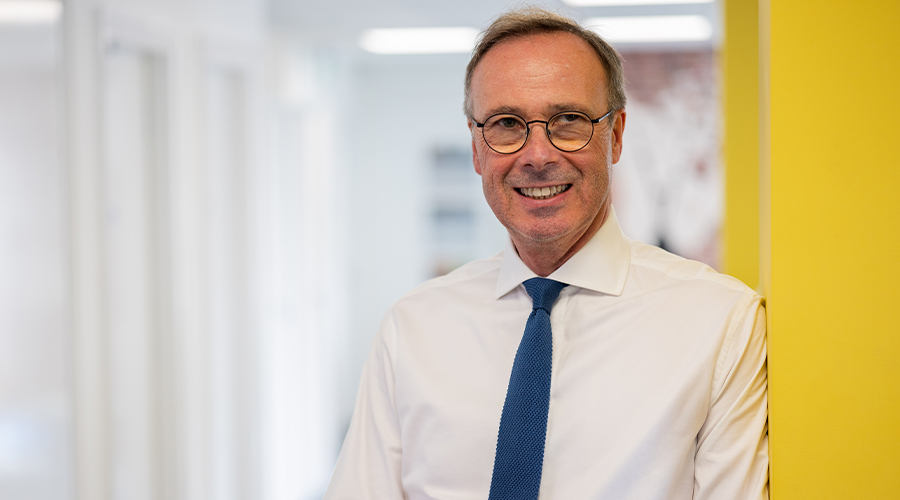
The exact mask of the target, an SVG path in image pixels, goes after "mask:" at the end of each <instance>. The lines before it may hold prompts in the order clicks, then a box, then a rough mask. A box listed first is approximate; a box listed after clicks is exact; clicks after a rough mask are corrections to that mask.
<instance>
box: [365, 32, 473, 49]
mask: <svg viewBox="0 0 900 500" xmlns="http://www.w3.org/2000/svg"><path fill="white" fill-rule="evenodd" d="M477 37H478V30H477V29H475V28H468V27H456V28H394V29H371V30H366V31H364V32H363V34H362V36H361V37H360V39H359V45H360V47H362V48H363V49H365V50H367V51H369V52H373V53H375V54H452V53H464V52H471V51H472V47H474V46H475V39H476V38H477Z"/></svg>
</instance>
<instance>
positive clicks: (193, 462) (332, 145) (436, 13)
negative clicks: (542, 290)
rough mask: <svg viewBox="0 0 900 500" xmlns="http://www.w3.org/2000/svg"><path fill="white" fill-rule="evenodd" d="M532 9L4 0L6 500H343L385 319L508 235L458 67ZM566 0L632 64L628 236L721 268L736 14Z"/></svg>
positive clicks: (553, 4)
mask: <svg viewBox="0 0 900 500" xmlns="http://www.w3.org/2000/svg"><path fill="white" fill-rule="evenodd" d="M512 5H514V4H512V3H510V2H506V1H502V0H457V1H453V2H440V1H436V0H365V1H364V0H346V1H335V2H315V1H312V0H220V1H213V0H190V1H184V0H181V1H176V0H154V1H151V0H70V1H65V2H61V1H56V0H0V498H2V499H3V500H20V499H21V500H24V499H28V500H50V499H52V500H70V499H71V500H75V499H78V500H83V499H122V500H125V499H128V500H155V499H198V500H201V499H202V500H205V499H223V500H231V499H234V500H238V499H267V500H307V499H317V498H321V496H322V494H323V493H324V489H325V487H326V485H327V482H328V479H329V477H330V474H331V470H332V468H333V465H334V462H335V460H336V458H337V454H338V451H339V448H340V445H341V442H342V440H343V436H344V433H345V431H346V428H347V426H348V424H349V419H350V416H351V413H352V409H353V404H354V399H355V393H356V387H357V383H358V377H359V374H360V371H361V368H362V364H363V362H364V361H365V357H366V354H367V352H368V349H369V345H370V342H371V339H372V337H373V335H374V334H375V331H376V330H377V328H378V325H379V323H380V320H381V316H382V314H383V313H384V311H385V309H386V308H387V307H388V306H389V305H390V304H391V303H392V302H393V301H395V300H396V299H397V298H399V297H400V296H402V295H403V294H404V293H406V292H407V291H409V290H410V289H412V288H413V287H415V286H416V285H418V284H419V283H421V282H422V281H424V280H426V279H428V278H431V277H433V276H437V275H440V274H443V273H446V272H448V271H450V270H452V269H453V268H455V267H456V266H458V265H460V264H462V263H464V262H467V261H469V260H471V259H475V258H481V257H487V256H490V255H493V254H494V253H496V252H498V251H500V250H501V249H502V247H503V244H504V241H505V237H506V236H505V231H504V229H503V228H502V226H500V225H499V223H497V222H496V220H495V219H494V217H493V215H492V213H491V212H490V209H489V208H488V207H487V205H486V203H485V202H484V200H483V197H482V194H481V186H480V179H479V177H478V176H477V175H476V174H475V173H474V171H473V169H472V164H471V137H470V135H469V131H468V129H467V128H466V126H465V117H464V116H463V113H462V95H463V88H462V82H463V76H464V70H465V65H466V63H467V60H468V52H469V50H470V49H471V47H472V43H473V41H474V36H475V35H476V34H477V32H478V31H479V30H480V29H482V28H484V27H486V26H487V25H488V24H489V23H490V21H491V20H492V19H493V18H494V17H496V16H497V15H498V14H499V13H501V12H503V11H504V10H506V9H507V8H509V7H510V6H512ZM543 6H544V7H546V8H549V9H551V10H557V11H559V12H561V13H564V14H566V15H569V16H572V17H574V18H575V19H577V20H578V21H580V22H582V23H584V24H585V25H588V26H592V27H595V28H596V29H597V30H598V31H599V32H600V33H601V34H602V35H604V36H606V37H608V39H609V40H611V41H612V42H613V43H614V45H615V46H616V47H617V48H618V49H619V50H620V51H621V52H622V54H623V56H624V59H625V70H626V76H627V79H628V82H629V83H628V99H629V103H628V106H627V112H628V119H627V127H626V133H625V151H624V154H623V157H622V161H621V162H620V163H619V164H618V165H617V166H616V167H615V173H614V186H613V191H614V193H613V196H614V204H615V206H616V209H617V213H618V216H619V219H620V221H621V223H622V226H623V228H624V231H625V233H626V234H627V235H628V236H630V237H631V238H633V239H637V240H641V241H645V242H648V243H652V244H658V245H661V246H663V247H665V248H667V249H669V250H670V251H673V252H675V253H678V254H681V255H683V256H686V257H689V258H693V259H698V260H701V261H704V262H706V263H708V264H710V265H712V266H713V267H717V268H718V267H719V266H720V240H721V235H720V227H721V224H722V218H723V215H722V204H723V202H722V198H723V195H722V182H723V181H722V168H721V165H720V163H721V160H720V135H721V133H720V128H721V120H720V114H721V113H720V104H719V89H720V70H719V56H718V54H719V47H720V45H721V39H722V22H721V20H720V8H721V6H720V5H719V4H718V3H717V2H714V1H702V0H696V1H693V2H692V1H690V0H683V1H681V0H655V1H652V0H651V1H649V2H644V1H641V0H570V1H569V0H567V2H566V3H563V2H560V1H548V2H546V3H544V4H543ZM398 28H401V29H399V30H395V29H398ZM411 28H414V29H411ZM425 28H442V29H438V30H426V29H425Z"/></svg>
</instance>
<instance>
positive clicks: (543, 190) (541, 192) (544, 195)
mask: <svg viewBox="0 0 900 500" xmlns="http://www.w3.org/2000/svg"><path fill="white" fill-rule="evenodd" d="M570 187H572V185H571V184H560V185H558V186H547V187H540V188H530V187H525V188H516V191H518V192H519V194H521V195H522V196H527V197H528V198H531V199H532V200H546V199H549V198H553V197H554V196H556V195H558V194H560V193H563V192H565V191H566V190H568V189H569V188H570Z"/></svg>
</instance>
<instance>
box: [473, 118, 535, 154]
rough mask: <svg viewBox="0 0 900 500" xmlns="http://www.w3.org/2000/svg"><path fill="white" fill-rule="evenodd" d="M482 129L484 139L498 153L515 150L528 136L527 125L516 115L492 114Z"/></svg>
mask: <svg viewBox="0 0 900 500" xmlns="http://www.w3.org/2000/svg"><path fill="white" fill-rule="evenodd" d="M482 130H483V132H484V141H485V142H487V144H488V146H490V147H491V148H493V149H494V150H495V151H497V152H498V153H512V152H515V151H517V150H518V149H519V148H521V147H522V145H523V144H525V139H526V138H527V137H528V125H526V124H525V121H524V120H522V119H521V118H519V117H518V116H516V115H494V116H492V117H490V118H488V121H487V122H485V124H484V128H483V129H482Z"/></svg>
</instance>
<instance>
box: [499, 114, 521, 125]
mask: <svg viewBox="0 0 900 500" xmlns="http://www.w3.org/2000/svg"><path fill="white" fill-rule="evenodd" d="M497 124H498V125H500V126H501V127H503V128H515V127H517V126H518V125H519V120H517V119H515V118H513V117H511V116H504V117H502V118H500V119H499V120H497Z"/></svg>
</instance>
